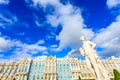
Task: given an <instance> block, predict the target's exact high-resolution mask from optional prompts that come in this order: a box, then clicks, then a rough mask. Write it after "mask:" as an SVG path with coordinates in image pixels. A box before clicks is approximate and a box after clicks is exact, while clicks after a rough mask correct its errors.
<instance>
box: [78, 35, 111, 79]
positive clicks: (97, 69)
mask: <svg viewBox="0 0 120 80" xmlns="http://www.w3.org/2000/svg"><path fill="white" fill-rule="evenodd" d="M80 40H81V42H82V43H83V46H82V48H80V52H81V55H82V56H85V58H86V65H87V67H88V69H89V70H90V71H91V72H92V73H93V74H94V75H95V78H96V80H110V79H109V77H108V73H107V71H106V70H105V68H104V66H103V64H102V63H101V62H100V59H99V57H98V55H97V53H96V51H95V50H94V48H95V46H96V44H95V43H93V42H91V41H87V40H86V39H85V37H84V36H82V37H80Z"/></svg>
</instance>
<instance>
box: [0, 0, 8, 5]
mask: <svg viewBox="0 0 120 80" xmlns="http://www.w3.org/2000/svg"><path fill="white" fill-rule="evenodd" d="M8 3H9V0H0V4H8Z"/></svg>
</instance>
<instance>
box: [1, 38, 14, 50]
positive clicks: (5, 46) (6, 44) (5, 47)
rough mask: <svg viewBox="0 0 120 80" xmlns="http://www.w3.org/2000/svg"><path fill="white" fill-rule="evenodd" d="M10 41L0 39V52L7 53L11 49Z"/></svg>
mask: <svg viewBox="0 0 120 80" xmlns="http://www.w3.org/2000/svg"><path fill="white" fill-rule="evenodd" d="M12 45H13V44H12V41H10V40H7V39H5V38H4V37H0V52H3V51H7V50H8V49H10V48H11V47H12Z"/></svg>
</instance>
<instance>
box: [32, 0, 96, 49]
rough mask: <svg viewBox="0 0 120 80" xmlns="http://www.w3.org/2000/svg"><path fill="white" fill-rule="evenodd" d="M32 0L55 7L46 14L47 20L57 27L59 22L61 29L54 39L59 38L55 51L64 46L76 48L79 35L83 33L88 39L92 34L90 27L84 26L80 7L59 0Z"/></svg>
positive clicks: (44, 5)
mask: <svg viewBox="0 0 120 80" xmlns="http://www.w3.org/2000/svg"><path fill="white" fill-rule="evenodd" d="M33 2H34V4H39V5H42V6H43V7H46V6H47V4H50V5H52V6H53V7H54V8H55V11H54V12H53V14H52V15H51V14H48V15H47V22H48V23H50V24H51V25H52V26H53V27H57V26H58V25H59V24H60V25H62V31H61V32H60V33H59V35H57V36H56V39H57V40H60V43H59V46H58V48H56V50H55V51H59V50H62V49H63V48H66V47H71V48H72V49H73V50H74V49H78V48H79V47H80V44H81V43H80V40H79V38H80V36H82V35H84V36H86V37H87V38H88V39H91V38H92V37H93V36H94V32H93V31H92V30H91V29H87V28H85V27H86V25H85V24H84V19H83V17H82V14H81V11H80V9H78V8H76V7H74V6H73V5H71V4H69V3H68V4H66V5H63V4H62V3H60V1H59V0H35V1H33Z"/></svg>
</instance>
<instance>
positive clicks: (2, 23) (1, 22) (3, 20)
mask: <svg viewBox="0 0 120 80" xmlns="http://www.w3.org/2000/svg"><path fill="white" fill-rule="evenodd" d="M7 15H8V16H9V17H8V18H7V17H5V16H4V15H2V14H0V27H2V28H6V26H8V25H12V24H14V23H15V22H16V21H17V17H16V16H13V15H12V14H11V13H7Z"/></svg>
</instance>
